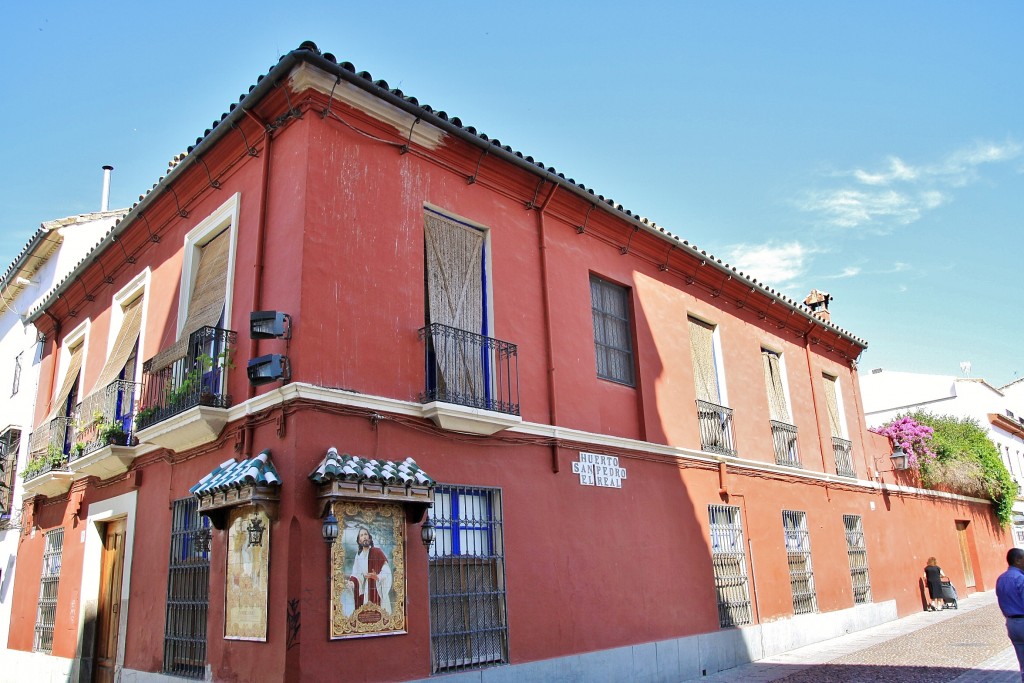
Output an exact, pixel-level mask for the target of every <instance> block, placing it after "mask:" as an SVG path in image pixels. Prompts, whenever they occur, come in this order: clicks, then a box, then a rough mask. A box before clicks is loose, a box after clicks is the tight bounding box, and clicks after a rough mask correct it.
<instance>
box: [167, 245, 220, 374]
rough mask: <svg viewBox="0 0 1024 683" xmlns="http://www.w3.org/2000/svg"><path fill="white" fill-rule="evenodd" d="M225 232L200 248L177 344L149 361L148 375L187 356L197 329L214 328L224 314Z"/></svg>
mask: <svg viewBox="0 0 1024 683" xmlns="http://www.w3.org/2000/svg"><path fill="white" fill-rule="evenodd" d="M229 243H230V235H229V231H228V230H227V229H225V230H224V231H223V232H221V233H220V234H219V235H217V236H216V237H214V238H213V239H212V240H210V241H209V242H207V243H206V244H204V245H203V246H202V247H201V248H200V249H201V255H200V257H199V267H198V268H196V280H195V285H194V286H193V287H192V295H191V297H190V298H189V303H188V314H187V315H186V317H185V324H184V325H183V326H182V328H181V334H180V335H179V337H178V340H177V341H176V342H175V343H174V344H172V345H171V346H170V347H168V348H166V349H164V350H163V351H161V352H160V353H158V354H157V355H156V356H154V357H153V359H152V360H151V361H150V366H149V368H150V372H156V371H157V370H162V369H163V368H165V367H167V366H168V365H170V364H171V363H173V362H174V361H176V360H178V359H180V358H184V357H185V354H186V353H187V352H188V340H189V337H190V336H191V335H192V333H193V332H195V331H196V330H198V329H199V328H201V327H215V326H216V325H217V323H218V322H220V319H221V316H222V315H223V314H224V299H225V291H226V290H227V278H228V246H229Z"/></svg>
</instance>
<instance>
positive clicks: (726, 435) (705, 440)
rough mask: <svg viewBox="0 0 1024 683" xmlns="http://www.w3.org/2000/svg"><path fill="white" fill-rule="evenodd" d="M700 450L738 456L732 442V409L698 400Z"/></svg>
mask: <svg viewBox="0 0 1024 683" xmlns="http://www.w3.org/2000/svg"><path fill="white" fill-rule="evenodd" d="M697 421H698V423H699V424H700V448H701V450H703V451H707V452H709V453H720V454H721V455H736V448H735V447H734V446H733V442H732V408H726V407H725V406H720V405H715V404H714V403H709V402H708V401H701V400H699V399H698V400H697Z"/></svg>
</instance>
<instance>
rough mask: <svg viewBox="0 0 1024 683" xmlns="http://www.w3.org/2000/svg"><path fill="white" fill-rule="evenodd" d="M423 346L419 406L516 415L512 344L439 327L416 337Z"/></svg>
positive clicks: (515, 352) (516, 382) (516, 375)
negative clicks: (423, 371)
mask: <svg viewBox="0 0 1024 683" xmlns="http://www.w3.org/2000/svg"><path fill="white" fill-rule="evenodd" d="M419 334H420V339H422V340H425V341H426V342H427V344H426V389H425V390H424V392H423V393H422V394H421V395H420V400H421V401H422V402H423V403H430V402H432V401H441V402H443V403H454V404H456V405H460V406H468V407H470V408H479V409H481V410H492V411H495V412H498V413H507V414H509V415H519V352H518V349H517V348H516V345H515V344H511V343H509V342H505V341H500V340H498V339H492V338H491V337H484V336H483V335H479V334H474V333H473V332H466V331H465V330H459V329H456V328H454V327H449V326H447V325H441V324H440V323H433V324H431V325H428V326H427V327H424V328H422V329H421V330H420V331H419Z"/></svg>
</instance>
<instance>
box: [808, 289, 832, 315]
mask: <svg viewBox="0 0 1024 683" xmlns="http://www.w3.org/2000/svg"><path fill="white" fill-rule="evenodd" d="M830 301H832V295H831V294H829V293H828V292H822V291H819V290H817V289H812V290H811V293H810V294H808V295H807V298H806V299H804V305H805V306H807V308H809V309H811V314H812V315H814V317H815V318H817V319H818V320H821V321H822V322H826V323H829V322H832V314H831V313H829V312H828V304H829V302H830Z"/></svg>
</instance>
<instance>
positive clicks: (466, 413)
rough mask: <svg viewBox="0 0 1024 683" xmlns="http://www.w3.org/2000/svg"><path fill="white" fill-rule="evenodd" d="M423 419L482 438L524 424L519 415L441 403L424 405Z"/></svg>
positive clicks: (441, 426) (452, 430) (433, 402)
mask: <svg viewBox="0 0 1024 683" xmlns="http://www.w3.org/2000/svg"><path fill="white" fill-rule="evenodd" d="M423 417H425V418H427V419H428V420H430V421H431V422H433V423H434V424H436V425H437V426H438V427H440V428H441V429H447V430H448V431H450V432H463V433H465V434H477V435H480V436H490V435H491V434H496V433H498V432H500V431H501V430H503V429H508V428H509V427H515V426H516V425H519V424H522V422H523V418H522V417H520V416H519V415H509V414H508V413H498V412H495V411H493V410H481V409H480V408H469V407H466V406H460V405H457V404H455V403H442V402H441V401H432V402H431V403H425V404H423Z"/></svg>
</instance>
